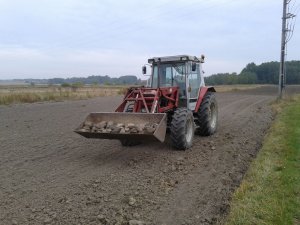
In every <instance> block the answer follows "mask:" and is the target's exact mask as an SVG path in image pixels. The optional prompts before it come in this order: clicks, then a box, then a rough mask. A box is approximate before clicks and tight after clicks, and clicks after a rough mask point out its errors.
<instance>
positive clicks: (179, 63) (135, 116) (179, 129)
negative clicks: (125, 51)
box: [75, 55, 218, 150]
mask: <svg viewBox="0 0 300 225" xmlns="http://www.w3.org/2000/svg"><path fill="white" fill-rule="evenodd" d="M148 63H149V65H150V67H151V77H150V79H149V82H148V83H149V84H148V85H147V87H131V88H129V89H128V90H127V93H126V94H125V96H124V99H123V102H122V103H121V104H120V105H119V106H118V107H117V108H116V110H115V112H110V113H107V112H94V113H90V114H89V115H88V116H87V118H86V119H85V121H84V122H83V123H82V124H81V125H80V126H79V127H78V128H77V129H76V130H75V132H76V133H78V134H80V135H82V136H84V137H86V138H100V139H119V140H120V142H121V144H122V145H123V146H133V145H137V144H139V143H140V142H143V141H144V140H153V141H155V140H158V141H160V142H164V140H165V136H166V133H167V131H169V132H168V133H170V138H171V142H172V145H173V147H174V148H175V149H178V150H186V149H188V148H190V147H191V146H192V144H193V139H194V134H199V135H203V136H208V135H212V134H213V133H215V132H216V129H217V122H218V106H217V101H216V97H215V94H214V92H215V89H214V88H213V87H206V86H205V84H204V77H203V72H202V63H204V56H201V58H197V57H195V56H188V55H179V56H167V57H155V58H151V59H149V60H148ZM143 73H144V74H146V73H147V70H146V66H144V67H143Z"/></svg>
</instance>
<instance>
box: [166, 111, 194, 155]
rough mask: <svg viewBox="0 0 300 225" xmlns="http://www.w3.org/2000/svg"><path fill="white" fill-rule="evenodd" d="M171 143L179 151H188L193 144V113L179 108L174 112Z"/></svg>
mask: <svg viewBox="0 0 300 225" xmlns="http://www.w3.org/2000/svg"><path fill="white" fill-rule="evenodd" d="M170 131H171V141H172V145H173V147H175V148H176V149H178V150H186V149H188V148H190V147H191V146H192V144H193V139H194V132H195V124H194V117H193V113H192V111H190V110H188V109H187V108H179V109H177V110H176V111H175V112H174V115H173V117H172V122H171V129H170Z"/></svg>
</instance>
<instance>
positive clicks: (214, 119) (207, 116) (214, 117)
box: [196, 92, 218, 136]
mask: <svg viewBox="0 0 300 225" xmlns="http://www.w3.org/2000/svg"><path fill="white" fill-rule="evenodd" d="M198 122H199V128H197V130H196V133H197V134H199V135H202V136H209V135H212V134H214V133H215V132H216V130H217V124H218V104H217V100H216V96H215V94H214V93H213V92H207V93H206V94H205V96H204V98H203V100H202V103H201V105H200V108H199V111H198Z"/></svg>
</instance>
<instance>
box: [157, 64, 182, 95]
mask: <svg viewBox="0 0 300 225" xmlns="http://www.w3.org/2000/svg"><path fill="white" fill-rule="evenodd" d="M159 69H160V81H158V66H157V65H154V67H153V77H152V85H151V86H152V87H153V88H157V87H158V82H159V86H160V87H172V86H179V87H180V89H182V90H185V64H184V63H177V64H175V63H172V64H160V68H159Z"/></svg>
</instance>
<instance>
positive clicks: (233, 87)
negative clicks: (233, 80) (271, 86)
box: [214, 84, 264, 92]
mask: <svg viewBox="0 0 300 225" xmlns="http://www.w3.org/2000/svg"><path fill="white" fill-rule="evenodd" d="M262 86H264V85H260V84H245V85H243V84H236V85H216V86H214V87H215V89H216V91H217V92H231V91H242V90H249V89H255V88H259V87H262Z"/></svg>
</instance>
